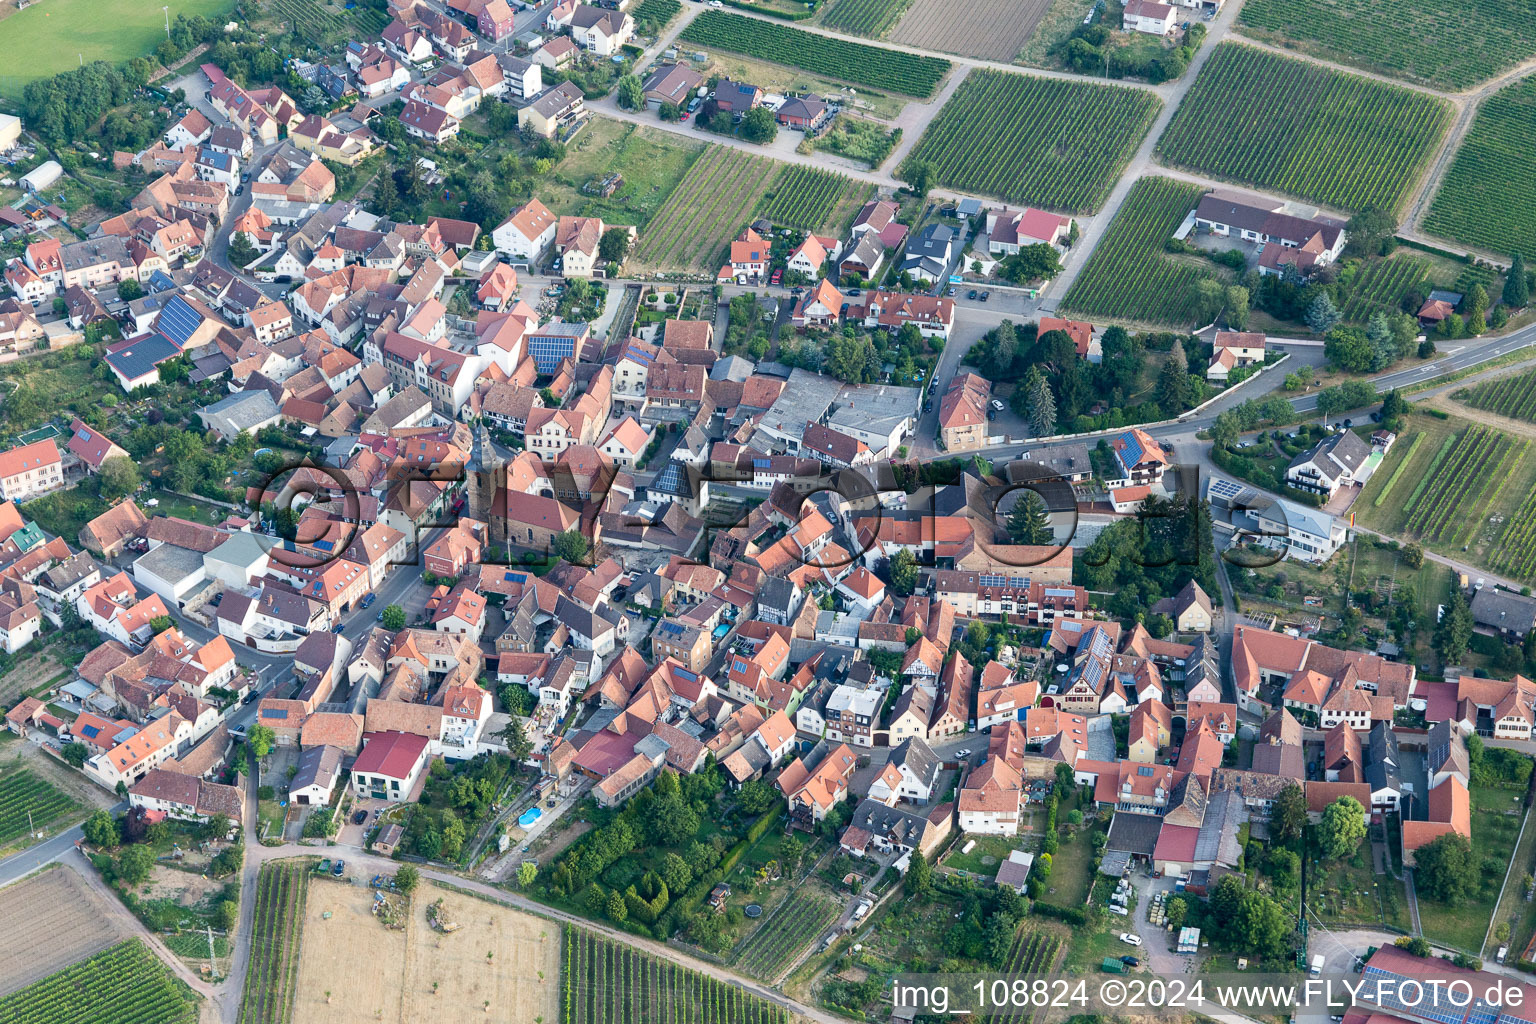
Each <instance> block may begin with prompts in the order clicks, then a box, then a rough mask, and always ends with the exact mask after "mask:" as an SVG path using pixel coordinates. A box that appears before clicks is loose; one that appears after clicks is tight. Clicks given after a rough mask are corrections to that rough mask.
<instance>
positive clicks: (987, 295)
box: [981, 292, 992, 302]
mask: <svg viewBox="0 0 1536 1024" xmlns="http://www.w3.org/2000/svg"><path fill="white" fill-rule="evenodd" d="M991 297H992V293H991V292H982V293H981V301H982V302H986V301H987V300H988V299H990V298H991Z"/></svg>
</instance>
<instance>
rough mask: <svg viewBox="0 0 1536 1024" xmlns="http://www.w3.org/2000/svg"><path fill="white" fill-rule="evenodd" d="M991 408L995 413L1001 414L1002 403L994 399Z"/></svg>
mask: <svg viewBox="0 0 1536 1024" xmlns="http://www.w3.org/2000/svg"><path fill="white" fill-rule="evenodd" d="M992 408H993V409H994V410H996V411H997V412H1002V411H1003V403H1002V402H1001V401H999V400H998V399H996V398H994V399H992Z"/></svg>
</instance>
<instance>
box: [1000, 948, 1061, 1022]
mask: <svg viewBox="0 0 1536 1024" xmlns="http://www.w3.org/2000/svg"><path fill="white" fill-rule="evenodd" d="M1060 951H1061V938H1060V937H1059V936H1056V935H1052V934H1050V933H1048V932H1036V931H1028V930H1021V931H1020V932H1019V934H1018V935H1017V936H1016V937H1015V938H1014V940H1013V949H1012V950H1011V951H1009V953H1008V963H1007V965H1006V966H1005V967H1004V968H1003V970H1002V972H1001V973H1002V974H1003V975H1005V976H1006V975H1011V974H1050V973H1052V972H1053V970H1054V969H1055V964H1056V955H1057V953H1059V952H1060ZM1038 1014H1039V1011H1038V1010H1036V1009H1033V1008H1030V1007H1022V1006H1019V1007H1009V1008H1008V1009H1006V1010H1002V1011H999V1012H997V1013H994V1014H990V1015H988V1016H987V1018H986V1020H987V1021H988V1024H1028V1022H1029V1021H1031V1020H1033V1019H1034V1018H1035V1017H1036V1016H1037V1015H1038Z"/></svg>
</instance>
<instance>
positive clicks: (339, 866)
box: [331, 860, 1125, 938]
mask: <svg viewBox="0 0 1536 1024" xmlns="http://www.w3.org/2000/svg"><path fill="white" fill-rule="evenodd" d="M346 870H347V862H346V861H344V860H338V861H337V862H336V866H335V867H333V868H331V874H333V875H335V876H336V877H337V878H340V877H341V875H342V872H344V871H346ZM1124 937H1125V936H1123V935H1122V936H1121V938H1124Z"/></svg>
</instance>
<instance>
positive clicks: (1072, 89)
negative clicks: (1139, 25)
mask: <svg viewBox="0 0 1536 1024" xmlns="http://www.w3.org/2000/svg"><path fill="white" fill-rule="evenodd" d="M1160 106H1161V101H1160V100H1158V98H1157V96H1156V95H1154V94H1153V93H1151V92H1149V91H1147V90H1145V89H1131V88H1125V87H1122V86H1114V85H1097V84H1094V83H1092V82H1077V81H1070V80H1063V79H1055V78H1036V77H1034V76H1032V75H1018V74H1013V73H1011V72H1007V71H980V70H978V71H972V72H971V73H970V75H968V76H967V77H966V79H965V81H963V82H961V83H960V87H959V88H958V89H956V90H955V94H954V95H953V96H951V97H950V99H949V102H948V103H945V104H944V108H943V109H942V110H940V111H939V113H938V116H937V117H935V118H934V119H933V121H932V123H930V124H929V126H928V130H927V131H925V132H924V133H923V137H922V138H921V139H919V140H918V143H917V145H916V146H915V147H913V149H912V153H911V155H910V156H909V157H908V158H907V160H906V161H905V162H904V163H903V165H902V169H903V172H904V173H905V174H908V175H910V174H911V172H912V170H913V168H914V167H915V166H917V165H918V164H926V165H928V166H931V167H932V168H933V172H934V178H935V180H937V181H938V182H939V183H940V184H943V185H948V186H950V187H953V188H957V189H961V190H963V191H967V192H979V193H982V194H984V195H991V196H998V197H1000V198H1002V199H1007V200H1009V201H1011V202H1016V203H1030V204H1032V205H1035V206H1045V207H1049V208H1050V209H1053V210H1065V211H1071V212H1073V213H1091V212H1093V211H1094V210H1097V209H1098V208H1099V207H1100V206H1102V205H1103V204H1104V200H1105V199H1107V198H1108V197H1109V191H1110V189H1111V188H1112V187H1114V183H1115V181H1116V179H1118V178H1119V177H1120V172H1121V171H1122V170H1124V169H1125V165H1126V164H1127V163H1129V162H1130V159H1131V156H1132V155H1133V154H1134V153H1135V152H1136V147H1137V146H1139V145H1140V144H1141V140H1142V139H1143V138H1144V137H1145V136H1146V134H1147V132H1148V130H1149V129H1151V127H1152V122H1153V120H1154V119H1155V118H1156V117H1157V112H1158V109H1159V107H1160Z"/></svg>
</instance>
